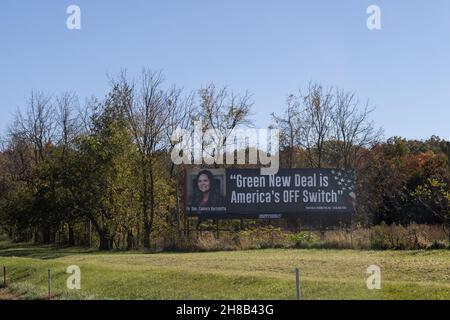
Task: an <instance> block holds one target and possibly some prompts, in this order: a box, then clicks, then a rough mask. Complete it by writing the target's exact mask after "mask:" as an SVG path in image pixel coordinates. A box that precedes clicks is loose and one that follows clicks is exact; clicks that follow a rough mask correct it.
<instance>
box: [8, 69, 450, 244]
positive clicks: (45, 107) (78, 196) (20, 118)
mask: <svg viewBox="0 0 450 320" xmlns="http://www.w3.org/2000/svg"><path fill="white" fill-rule="evenodd" d="M252 108H253V101H252V96H251V95H250V94H249V93H248V92H244V93H242V94H238V93H235V92H233V91H231V90H230V89H229V88H227V87H218V86H216V85H215V84H213V83H211V84H209V85H207V86H205V87H203V88H201V89H199V90H196V91H192V92H186V91H185V90H182V89H181V88H179V87H177V86H175V85H168V84H167V83H166V81H165V79H164V76H163V74H162V73H160V72H153V71H151V70H149V69H144V70H143V71H142V73H141V74H140V75H139V76H137V77H130V76H128V75H127V73H126V72H125V71H124V72H121V73H120V74H119V75H118V76H116V77H114V78H111V79H110V88H109V91H108V93H107V94H106V96H105V97H104V98H101V99H99V98H96V97H92V98H89V99H86V101H85V102H84V103H83V104H81V103H80V102H79V99H78V97H77V95H76V94H75V93H74V92H65V93H62V94H60V95H48V94H46V93H43V92H38V91H33V92H32V93H31V94H30V96H29V98H28V100H27V104H26V108H23V111H18V112H17V113H16V115H15V118H14V121H13V122H12V123H11V124H10V126H9V128H8V131H7V132H6V134H5V135H4V136H3V137H2V139H1V149H0V227H1V228H2V229H3V230H4V232H5V233H6V234H7V235H8V237H9V238H10V239H12V240H14V241H35V242H41V243H56V242H57V243H65V244H67V245H71V246H73V245H87V244H88V243H89V242H90V239H89V234H90V232H89V231H90V230H91V229H92V231H94V232H95V234H96V239H98V245H99V248H100V249H101V250H109V249H112V248H126V249H133V248H139V247H143V248H146V249H150V248H151V247H152V245H154V243H155V241H156V240H158V239H165V240H167V241H174V242H176V241H183V239H184V238H183V237H185V234H184V232H183V231H184V230H185V227H186V226H185V218H186V217H185V215H184V212H183V208H182V205H181V204H182V203H183V189H184V187H183V183H184V182H183V181H184V169H185V168H184V166H183V165H177V166H176V165H174V164H173V163H172V161H171V160H170V152H171V149H172V148H173V146H174V145H175V143H176V141H172V140H171V136H172V133H173V132H174V131H175V130H176V129H180V128H181V129H186V130H193V126H192V123H193V121H199V120H200V121H201V123H202V125H203V130H207V129H214V130H218V131H219V132H220V136H221V137H224V139H226V137H227V136H229V135H230V134H231V132H232V131H233V130H234V129H235V128H239V127H241V126H249V125H252V121H251V115H252ZM372 112H373V109H372V108H370V106H369V104H368V103H366V102H365V103H361V102H360V100H359V99H358V98H357V96H356V95H355V93H353V92H348V91H345V90H343V89H340V88H326V87H323V86H322V85H320V84H319V83H310V84H309V85H308V86H306V87H305V88H304V89H303V91H301V90H299V91H298V92H297V93H295V94H290V95H288V97H287V100H286V105H285V106H284V107H282V108H280V112H276V113H273V114H272V123H273V124H272V126H273V127H276V128H279V129H280V131H281V137H280V138H281V141H280V147H281V150H280V152H281V153H280V154H281V166H282V167H290V168H295V167H314V168H321V167H337V168H352V169H355V170H356V171H357V175H358V177H357V184H358V210H357V212H356V214H355V217H354V219H353V221H354V223H360V224H363V225H365V226H369V225H372V224H378V223H380V222H381V221H384V222H386V223H402V224H408V223H411V222H417V223H433V224H442V226H443V227H444V228H446V230H448V227H449V223H450V222H449V220H450V219H449V180H450V173H449V172H450V164H449V162H450V160H449V158H450V148H449V143H448V142H447V141H444V140H442V139H440V138H438V137H435V136H433V137H431V138H430V139H428V140H425V141H413V140H406V139H403V138H401V137H393V138H390V139H388V140H387V141H383V139H382V132H381V130H379V129H378V128H376V127H375V124H374V123H373V121H372V120H371V118H370V117H371V113H372ZM231 166H237V165H231ZM223 223H227V222H223ZM258 223H259V222H256V224H258ZM291 223H296V222H295V221H291Z"/></svg>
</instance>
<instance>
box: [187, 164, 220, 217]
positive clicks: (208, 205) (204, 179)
mask: <svg viewBox="0 0 450 320" xmlns="http://www.w3.org/2000/svg"><path fill="white" fill-rule="evenodd" d="M223 179H224V177H223V175H222V174H221V175H216V176H214V175H213V174H212V172H211V171H210V170H200V171H199V172H198V173H197V175H196V176H195V178H194V179H193V181H192V185H191V188H192V191H191V197H190V207H191V208H192V210H194V211H196V212H192V213H201V212H202V211H208V212H211V211H225V207H224V205H225V199H224V196H223V194H222V193H223V191H224V190H223V187H222V188H221V183H222V182H223Z"/></svg>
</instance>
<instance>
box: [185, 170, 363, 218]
mask: <svg viewBox="0 0 450 320" xmlns="http://www.w3.org/2000/svg"><path fill="white" fill-rule="evenodd" d="M185 199H186V214H187V215H188V216H198V217H204V218H220V219H223V218H282V217H299V218H310V219H314V218H315V217H322V218H325V219H326V220H330V219H331V220H333V219H338V220H345V219H349V218H350V217H351V214H352V213H353V212H354V211H355V208H356V192H355V172H354V171H353V170H344V169H280V170H279V171H278V173H277V174H275V175H261V174H260V169H198V170H188V171H187V174H186V195H185Z"/></svg>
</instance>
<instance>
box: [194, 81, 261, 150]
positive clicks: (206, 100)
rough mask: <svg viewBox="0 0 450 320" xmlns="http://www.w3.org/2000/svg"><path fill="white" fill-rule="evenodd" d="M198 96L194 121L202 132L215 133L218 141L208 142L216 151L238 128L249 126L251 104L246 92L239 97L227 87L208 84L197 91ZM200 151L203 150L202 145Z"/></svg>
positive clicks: (249, 95) (249, 96) (248, 94)
mask: <svg viewBox="0 0 450 320" xmlns="http://www.w3.org/2000/svg"><path fill="white" fill-rule="evenodd" d="M199 96H200V105H199V108H198V115H197V116H196V119H197V120H201V121H202V125H203V128H202V130H203V132H205V130H208V129H212V130H214V131H215V132H216V133H217V136H218V138H219V141H209V142H208V143H211V144H215V145H216V147H217V149H221V148H222V147H223V146H225V145H226V144H227V139H228V138H229V137H230V136H231V134H232V132H233V130H234V129H236V128H237V127H238V126H245V125H247V126H249V125H251V121H250V120H249V115H250V109H251V107H252V105H253V102H252V101H251V94H250V93H249V92H248V91H246V92H245V93H244V94H243V95H239V94H235V93H234V92H232V91H231V90H229V89H228V88H227V87H221V88H217V87H216V85H215V84H213V83H210V84H209V85H208V86H206V87H205V88H202V89H200V90H199ZM204 143H205V141H203V144H204ZM232 143H233V142H232ZM202 150H204V148H203V145H202ZM210 156H212V157H215V156H216V155H214V154H211V155H210Z"/></svg>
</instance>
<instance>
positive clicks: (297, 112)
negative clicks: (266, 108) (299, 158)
mask: <svg viewBox="0 0 450 320" xmlns="http://www.w3.org/2000/svg"><path fill="white" fill-rule="evenodd" d="M272 120H273V122H274V123H275V126H276V127H277V128H278V129H279V130H280V133H281V134H280V146H281V147H282V148H283V149H284V150H285V151H288V152H289V158H288V167H289V168H292V167H293V166H294V152H295V149H296V147H298V145H299V141H300V133H301V130H302V128H303V126H304V124H303V119H302V110H301V108H300V103H299V101H298V100H297V99H296V97H295V96H294V95H293V94H291V95H289V96H288V98H287V100H286V110H285V112H284V115H282V116H277V115H275V113H272Z"/></svg>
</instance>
